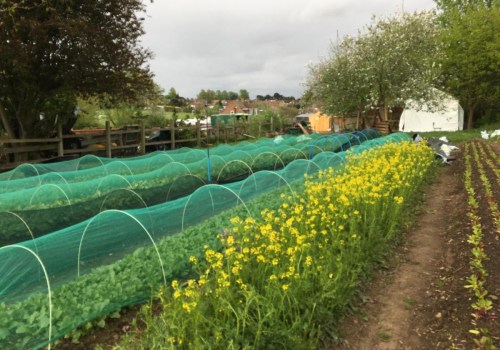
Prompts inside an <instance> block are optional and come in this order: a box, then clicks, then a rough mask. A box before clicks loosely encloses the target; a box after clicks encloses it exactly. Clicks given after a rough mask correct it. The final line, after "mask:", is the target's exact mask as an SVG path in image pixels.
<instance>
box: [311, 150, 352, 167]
mask: <svg viewBox="0 0 500 350" xmlns="http://www.w3.org/2000/svg"><path fill="white" fill-rule="evenodd" d="M318 156H323V157H330V158H332V159H333V158H338V159H340V161H341V162H342V163H343V165H345V163H346V162H347V161H346V160H345V156H341V155H340V154H339V153H338V152H332V151H324V152H321V153H318V154H316V155H315V156H314V158H313V159H310V161H311V162H313V163H314V164H315V165H316V166H317V167H318V168H320V169H321V167H320V165H319V164H318V163H317V160H315V158H316V157H318ZM330 167H331V166H328V167H327V168H326V169H328V168H330ZM322 170H325V169H322Z"/></svg>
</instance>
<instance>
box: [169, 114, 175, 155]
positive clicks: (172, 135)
mask: <svg viewBox="0 0 500 350" xmlns="http://www.w3.org/2000/svg"><path fill="white" fill-rule="evenodd" d="M170 149H175V120H174V119H173V118H172V120H171V121H170Z"/></svg>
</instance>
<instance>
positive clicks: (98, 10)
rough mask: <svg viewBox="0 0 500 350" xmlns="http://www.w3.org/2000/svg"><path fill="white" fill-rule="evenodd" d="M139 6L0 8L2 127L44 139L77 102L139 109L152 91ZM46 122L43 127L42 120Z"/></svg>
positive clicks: (49, 2)
mask: <svg viewBox="0 0 500 350" xmlns="http://www.w3.org/2000/svg"><path fill="white" fill-rule="evenodd" d="M144 11H145V5H144V4H143V2H142V1H141V0H107V1H100V0H87V1H76V0H0V121H1V125H2V126H3V129H4V131H5V132H7V133H8V134H9V136H10V137H12V138H26V137H33V136H44V135H47V134H48V133H50V132H51V131H52V130H53V129H54V123H55V122H56V118H57V119H58V120H59V121H64V119H66V118H68V117H69V116H70V115H71V114H72V112H73V110H74V108H75V106H76V98H77V97H79V96H83V97H85V96H92V95H106V96H107V98H108V99H112V100H122V101H123V100H129V101H135V100H136V99H137V98H140V97H141V96H142V97H143V96H144V95H145V94H146V95H147V93H148V92H150V91H152V90H154V84H153V81H152V73H151V72H150V70H149V68H148V66H147V61H148V60H149V59H150V58H151V56H152V53H151V52H150V51H148V50H147V49H144V48H142V47H141V46H140V42H139V38H140V36H141V35H142V34H144V31H143V25H142V19H141V17H140V16H141V13H143V12H144ZM41 114H42V115H44V118H43V120H41V118H40V115H41Z"/></svg>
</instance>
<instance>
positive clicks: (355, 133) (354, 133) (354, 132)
mask: <svg viewBox="0 0 500 350" xmlns="http://www.w3.org/2000/svg"><path fill="white" fill-rule="evenodd" d="M350 134H352V135H356V136H357V135H363V137H364V138H365V141H368V140H370V139H369V138H368V136H366V135H365V133H364V132H363V131H353V132H351V133H350ZM358 138H359V136H358Z"/></svg>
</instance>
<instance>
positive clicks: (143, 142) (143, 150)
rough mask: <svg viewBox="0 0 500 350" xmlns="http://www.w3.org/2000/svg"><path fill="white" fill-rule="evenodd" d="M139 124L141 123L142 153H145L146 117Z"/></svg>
mask: <svg viewBox="0 0 500 350" xmlns="http://www.w3.org/2000/svg"><path fill="white" fill-rule="evenodd" d="M139 125H140V143H141V152H140V154H145V153H146V130H145V129H144V119H141V120H140V122H139Z"/></svg>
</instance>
